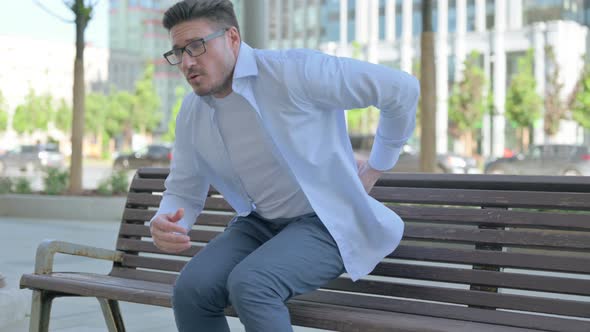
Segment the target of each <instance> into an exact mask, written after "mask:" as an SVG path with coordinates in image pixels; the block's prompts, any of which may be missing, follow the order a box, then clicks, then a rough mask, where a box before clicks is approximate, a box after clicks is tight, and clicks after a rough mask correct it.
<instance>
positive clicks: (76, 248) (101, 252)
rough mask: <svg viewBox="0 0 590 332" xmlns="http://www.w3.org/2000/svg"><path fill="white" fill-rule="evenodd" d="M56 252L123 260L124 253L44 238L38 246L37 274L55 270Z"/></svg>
mask: <svg viewBox="0 0 590 332" xmlns="http://www.w3.org/2000/svg"><path fill="white" fill-rule="evenodd" d="M56 253H60V254H68V255H74V256H85V257H89V258H95V259H104V260H108V261H112V262H121V261H122V260H123V253H122V252H120V251H115V250H109V249H103V248H96V247H91V246H85V245H80V244H75V243H70V242H64V241H57V240H43V242H41V244H39V246H38V247H37V254H36V256H35V274H50V273H52V272H53V257H54V256H55V254H56Z"/></svg>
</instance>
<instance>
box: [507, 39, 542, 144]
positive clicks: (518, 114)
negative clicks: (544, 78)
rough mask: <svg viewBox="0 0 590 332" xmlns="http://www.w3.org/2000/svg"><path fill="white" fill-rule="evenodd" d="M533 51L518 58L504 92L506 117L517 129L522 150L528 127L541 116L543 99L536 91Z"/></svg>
mask: <svg viewBox="0 0 590 332" xmlns="http://www.w3.org/2000/svg"><path fill="white" fill-rule="evenodd" d="M536 86H537V84H536V82H535V77H534V75H533V52H532V50H529V51H527V53H526V55H525V56H523V57H521V58H520V59H518V73H517V74H515V75H514V76H513V77H512V81H511V82H510V86H509V87H508V91H507V93H506V118H507V119H508V120H509V121H510V123H511V124H512V126H514V127H515V128H518V129H519V136H520V148H521V150H524V148H525V146H526V144H525V140H526V138H527V137H528V129H529V128H531V127H532V126H533V124H534V123H535V121H536V120H538V119H539V118H540V117H541V107H542V105H543V104H542V103H543V100H542V99H541V97H540V96H539V95H538V94H537V92H536Z"/></svg>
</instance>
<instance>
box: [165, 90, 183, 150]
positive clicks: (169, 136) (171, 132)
mask: <svg viewBox="0 0 590 332" xmlns="http://www.w3.org/2000/svg"><path fill="white" fill-rule="evenodd" d="M174 93H175V94H176V103H175V104H174V107H173V108H172V114H170V119H169V120H168V131H167V132H166V134H164V136H162V139H163V140H164V141H167V142H174V138H175V130H176V117H177V116H178V112H179V111H180V106H182V100H183V98H184V94H185V89H184V87H182V86H178V87H176V90H175V91H174Z"/></svg>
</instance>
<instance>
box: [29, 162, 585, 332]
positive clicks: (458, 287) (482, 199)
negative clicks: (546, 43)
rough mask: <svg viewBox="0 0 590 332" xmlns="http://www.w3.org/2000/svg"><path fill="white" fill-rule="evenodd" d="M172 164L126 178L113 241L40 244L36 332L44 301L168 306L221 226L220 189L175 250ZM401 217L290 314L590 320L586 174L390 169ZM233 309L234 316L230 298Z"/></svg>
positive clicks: (387, 195)
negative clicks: (355, 267) (377, 246)
mask: <svg viewBox="0 0 590 332" xmlns="http://www.w3.org/2000/svg"><path fill="white" fill-rule="evenodd" d="M167 174H168V170H167V169H156V168H145V169H140V170H139V171H138V172H137V174H136V176H135V177H134V179H133V182H132V185H131V189H130V192H129V195H128V197H127V204H126V208H125V211H124V213H123V218H122V222H121V227H120V231H119V236H118V241H117V246H116V250H107V249H97V248H88V247H86V246H83V245H74V244H68V243H65V242H56V241H46V242H43V243H42V244H41V245H40V246H39V249H38V251H37V257H36V259H37V261H36V265H35V273H33V274H26V275H23V276H22V279H21V287H22V288H30V289H32V290H33V291H34V292H33V306H32V314H31V331H47V327H48V324H49V312H50V308H51V301H52V299H54V298H56V297H60V296H89V297H96V298H98V300H99V302H100V304H101V307H102V310H103V313H104V315H105V319H106V322H107V326H108V328H109V330H110V331H123V330H124V326H123V320H122V318H121V314H120V312H119V308H118V301H128V302H136V303H144V304H149V305H156V306H165V307H170V305H171V304H170V296H171V292H172V285H173V283H174V280H175V278H176V275H177V273H178V271H180V269H181V268H182V267H183V265H184V264H185V262H186V261H187V260H188V259H189V258H190V257H191V256H193V255H195V254H196V253H197V252H198V251H199V250H200V249H202V248H203V246H205V244H206V243H207V242H208V241H210V240H211V239H212V238H213V237H215V236H216V235H217V234H218V233H219V232H221V231H222V230H223V227H224V226H225V225H226V223H227V222H228V221H229V220H230V219H231V218H232V216H233V212H232V209H231V208H230V206H229V205H228V204H227V203H226V202H225V201H224V200H223V198H222V197H220V196H219V195H218V194H217V193H216V192H215V191H214V190H212V191H211V192H210V197H209V198H208V199H207V201H206V206H205V210H204V211H203V214H202V215H201V216H200V217H199V218H198V226H195V227H194V229H193V230H192V231H191V232H190V237H191V239H192V241H193V242H194V243H193V247H192V248H191V249H190V250H188V251H186V252H184V253H182V254H179V255H170V254H166V253H163V252H161V251H160V250H158V249H157V248H156V247H155V246H154V245H153V243H152V242H151V238H150V232H149V229H148V227H147V225H146V221H147V220H149V219H150V218H151V217H152V216H153V215H154V213H155V209H156V208H157V206H158V204H159V202H160V199H161V192H162V191H163V189H164V179H165V178H166V176H167ZM371 195H373V196H374V197H375V198H377V199H378V200H380V201H382V202H386V203H387V205H388V206H390V207H391V209H393V210H394V211H396V212H397V213H398V214H399V215H400V216H401V217H402V218H403V219H404V220H405V221H406V229H405V235H404V240H403V241H402V244H401V245H400V246H399V248H398V249H397V250H396V251H395V252H394V253H392V254H391V255H390V256H388V257H387V258H386V259H384V260H383V262H382V263H380V264H379V265H378V266H377V268H376V269H375V270H374V271H373V272H372V273H371V275H370V276H368V277H367V278H364V279H362V280H360V281H358V282H356V283H353V282H351V281H350V279H347V278H346V277H345V276H343V277H341V278H339V279H337V280H335V281H333V282H331V283H330V284H328V285H327V286H326V287H324V288H323V289H321V290H318V291H316V292H313V293H310V294H306V295H303V296H299V297H297V298H294V299H292V300H290V301H289V302H288V305H289V308H290V311H291V315H292V316H291V317H292V321H293V324H294V325H300V326H308V327H316V328H323V329H329V330H336V331H363V332H367V331H469V332H473V331H478V332H480V331H530V330H546V331H579V332H582V331H584V332H588V331H590V177H538V176H526V177H525V176H502V175H496V176H494V175H492V176H488V175H442V174H386V175H385V176H383V178H382V179H380V180H379V182H378V184H377V186H376V187H375V188H374V190H373V191H372V192H371ZM55 253H65V254H72V255H83V256H88V257H91V258H98V259H108V260H112V261H113V262H114V263H113V268H112V271H111V272H110V273H109V274H108V275H97V274H88V273H71V272H68V273H61V272H54V271H52V262H53V256H54V254H55ZM227 314H228V315H235V313H234V312H232V310H231V308H229V309H227Z"/></svg>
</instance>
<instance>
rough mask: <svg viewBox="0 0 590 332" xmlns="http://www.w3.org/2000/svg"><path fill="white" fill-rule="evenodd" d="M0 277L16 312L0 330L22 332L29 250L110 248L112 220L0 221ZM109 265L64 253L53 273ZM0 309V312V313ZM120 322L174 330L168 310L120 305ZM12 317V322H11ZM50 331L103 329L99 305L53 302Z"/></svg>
mask: <svg viewBox="0 0 590 332" xmlns="http://www.w3.org/2000/svg"><path fill="white" fill-rule="evenodd" d="M0 229H1V231H0V273H2V274H3V275H4V276H5V277H6V284H7V285H6V287H5V288H4V289H2V291H1V292H0V306H2V301H3V299H4V300H6V299H7V298H8V297H7V296H6V295H3V294H2V292H10V294H11V297H10V298H9V301H11V303H12V304H11V305H9V306H8V307H6V306H5V308H10V309H11V310H13V311H16V312H15V313H14V314H13V315H11V317H12V318H11V320H10V323H9V324H8V325H4V326H3V325H2V324H3V322H2V317H1V316H0V331H2V332H25V331H28V325H29V323H28V316H25V313H26V314H27V315H28V312H29V311H30V301H31V300H30V298H31V292H30V291H29V290H18V280H19V278H20V276H21V275H22V274H23V273H30V272H32V270H33V265H34V261H35V250H36V248H37V245H38V244H39V243H40V242H41V241H42V240H43V239H58V240H64V241H70V242H76V243H84V244H87V245H91V246H96V247H103V248H114V247H115V241H116V235H117V232H118V229H119V223H117V222H112V221H104V222H101V221H93V222H88V221H85V222H78V221H61V220H41V219H21V218H6V217H0ZM110 267H111V264H110V263H109V262H104V261H98V260H92V259H85V258H83V257H75V256H69V255H57V256H56V258H55V270H56V271H83V272H94V273H107V272H108V271H109V270H110ZM1 310H2V308H0V311H1ZM121 310H122V313H123V319H124V320H125V324H126V327H127V331H130V332H133V331H142V332H156V331H158V332H160V331H176V327H175V325H174V318H173V314H172V310H171V309H168V308H160V307H154V306H146V305H140V304H133V303H125V302H122V303H121ZM15 319H18V320H16V321H15ZM229 321H230V327H231V330H232V332H238V331H239V332H242V331H245V329H244V327H243V325H242V324H241V323H240V322H239V321H238V320H237V319H236V318H230V319H229ZM50 331H59V332H74V331H75V332H80V331H82V332H85V331H88V332H95V331H96V332H98V331H106V325H105V322H104V320H103V318H102V313H101V311H100V306H99V304H98V302H97V301H96V299H94V298H58V299H57V300H54V303H53V307H52V311H51V325H50ZM295 331H296V332H304V331H305V332H312V331H322V330H317V329H307V328H295Z"/></svg>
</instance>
